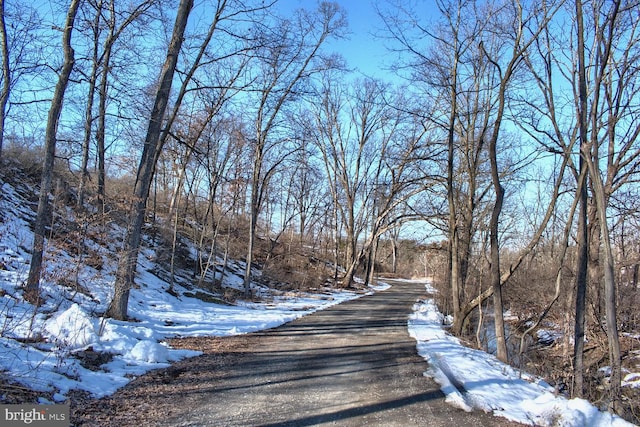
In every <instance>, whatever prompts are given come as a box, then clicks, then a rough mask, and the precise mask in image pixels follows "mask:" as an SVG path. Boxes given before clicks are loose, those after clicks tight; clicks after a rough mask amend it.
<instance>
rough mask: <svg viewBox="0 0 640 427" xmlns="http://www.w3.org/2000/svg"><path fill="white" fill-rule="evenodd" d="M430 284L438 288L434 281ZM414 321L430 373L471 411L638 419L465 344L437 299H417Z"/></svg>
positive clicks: (524, 417) (576, 420)
mask: <svg viewBox="0 0 640 427" xmlns="http://www.w3.org/2000/svg"><path fill="white" fill-rule="evenodd" d="M426 288H427V290H428V291H429V292H435V291H434V290H433V289H431V287H430V286H429V285H428V284H427V285H426ZM408 324H409V333H410V335H411V336H412V337H413V338H415V339H416V342H417V344H416V346H417V349H418V353H419V354H420V355H421V356H422V357H423V358H424V359H425V360H426V361H427V362H428V363H429V370H428V371H427V372H425V375H427V376H430V377H433V378H434V379H435V381H437V382H438V384H440V386H441V390H442V392H443V393H444V394H445V396H446V400H447V402H449V403H450V404H452V405H455V406H457V407H459V408H461V409H463V410H465V411H471V410H474V409H480V410H483V411H485V412H492V413H493V414H494V415H497V416H501V417H504V418H507V419H509V420H512V421H516V422H520V423H523V424H527V425H535V426H562V427H582V426H602V427H606V426H615V427H621V426H631V425H633V424H630V423H628V422H626V421H624V420H623V419H622V418H619V417H617V416H614V415H612V414H610V413H608V412H602V411H599V410H598V408H596V407H595V406H593V405H592V404H591V403H589V402H588V401H586V400H583V399H567V398H565V397H563V396H559V395H557V394H556V393H554V389H553V387H551V386H550V385H549V384H547V383H545V382H544V381H543V380H542V379H541V378H535V377H533V376H532V375H529V374H527V373H526V372H522V371H517V370H515V369H513V368H512V367H511V366H509V365H506V364H504V363H502V362H500V361H499V360H498V359H496V358H495V357H494V356H492V355H490V354H488V353H485V352H483V351H480V350H474V349H471V348H468V347H465V346H463V345H462V344H461V343H460V341H459V340H458V339H457V338H455V337H453V336H451V335H449V334H448V333H447V332H446V331H445V329H444V326H443V324H444V317H443V316H442V314H441V313H440V312H439V311H438V308H437V307H436V305H435V303H434V301H433V300H432V299H428V300H424V301H419V302H418V303H416V304H415V306H414V311H413V314H412V315H411V316H410V318H409V322H408Z"/></svg>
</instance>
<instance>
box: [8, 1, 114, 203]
mask: <svg viewBox="0 0 640 427" xmlns="http://www.w3.org/2000/svg"><path fill="white" fill-rule="evenodd" d="M0 1H2V0H0ZM101 14H102V3H98V5H97V6H96V16H95V18H94V20H93V26H92V28H91V29H92V31H93V52H92V57H91V61H92V64H91V74H90V75H89V90H88V91H87V110H86V111H85V118H84V139H83V141H82V163H81V165H80V186H79V188H78V206H79V207H83V206H84V196H85V192H86V184H87V178H88V176H89V171H88V165H89V152H90V145H91V129H92V127H93V100H94V98H95V93H96V82H97V81H98V67H99V66H100V64H99V60H98V41H99V37H100V29H99V25H100V16H101Z"/></svg>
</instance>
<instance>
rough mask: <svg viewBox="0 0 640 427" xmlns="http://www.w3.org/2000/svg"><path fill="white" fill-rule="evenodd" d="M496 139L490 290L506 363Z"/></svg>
mask: <svg viewBox="0 0 640 427" xmlns="http://www.w3.org/2000/svg"><path fill="white" fill-rule="evenodd" d="M495 139H496V138H492V141H491V142H490V143H489V160H490V162H491V176H492V181H493V189H494V191H495V193H496V200H495V203H494V205H493V210H492V212H491V220H490V222H489V241H490V243H491V249H490V251H491V288H492V289H493V312H494V322H495V330H496V351H497V354H496V356H497V357H498V359H500V360H502V361H503V362H507V361H508V359H509V356H508V354H507V341H506V338H505V333H504V315H503V313H504V308H503V306H502V283H501V281H500V247H499V241H498V225H499V223H500V212H501V211H502V203H503V200H504V189H503V188H502V185H501V184H500V175H499V173H498V161H497V158H496V157H497V156H496V141H495Z"/></svg>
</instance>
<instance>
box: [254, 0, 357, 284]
mask: <svg viewBox="0 0 640 427" xmlns="http://www.w3.org/2000/svg"><path fill="white" fill-rule="evenodd" d="M343 13H344V12H343V11H342V9H341V8H340V7H339V6H338V5H337V4H336V3H330V2H322V3H320V4H319V6H318V10H317V11H315V12H309V11H305V10H299V11H297V13H296V16H295V18H294V20H288V19H281V18H274V20H273V21H272V22H271V23H269V24H271V26H267V25H269V24H266V25H265V23H260V24H259V25H257V26H256V28H255V29H254V33H255V35H254V38H255V40H254V41H253V42H254V43H255V55H256V59H257V60H258V64H257V67H258V68H257V72H258V73H259V78H258V81H257V82H256V88H255V93H256V94H257V97H258V99H257V100H256V101H257V108H256V110H255V112H254V114H255V116H254V117H255V119H254V123H255V139H254V140H253V145H254V150H253V166H252V176H251V195H250V208H249V210H250V212H249V239H248V245H247V257H246V270H245V274H244V290H245V295H247V296H248V295H249V293H250V286H251V264H252V262H253V252H254V245H255V239H256V231H257V225H258V216H259V214H260V209H261V206H262V202H263V200H264V196H265V190H266V188H267V186H268V183H269V180H270V179H271V178H272V176H273V173H274V172H275V167H276V165H277V164H278V163H280V162H282V161H283V160H284V158H285V157H286V156H287V155H288V153H287V152H284V153H281V155H279V156H276V157H277V159H276V160H275V162H274V163H272V165H271V166H269V167H267V165H266V164H265V162H266V157H267V155H269V154H271V155H273V154H274V151H275V150H276V149H278V147H279V145H281V144H280V143H281V142H282V139H279V138H278V137H277V136H276V135H275V130H276V129H277V127H278V120H279V119H280V117H281V114H282V111H283V109H284V107H285V105H286V104H287V102H288V101H290V100H292V99H293V98H294V97H299V96H300V95H302V93H301V90H302V89H303V86H304V84H305V83H306V81H307V80H308V79H309V77H310V76H312V75H314V74H316V73H318V72H320V71H323V70H327V69H331V68H334V67H336V66H337V65H338V64H337V63H336V62H335V60H334V59H333V58H330V57H323V56H322V55H321V50H320V49H321V47H322V46H323V45H324V44H325V42H326V41H327V40H328V39H329V37H333V36H336V37H339V36H341V33H342V31H343V30H344V28H345V26H346V21H345V19H344V15H343ZM289 153H291V151H290V152H289Z"/></svg>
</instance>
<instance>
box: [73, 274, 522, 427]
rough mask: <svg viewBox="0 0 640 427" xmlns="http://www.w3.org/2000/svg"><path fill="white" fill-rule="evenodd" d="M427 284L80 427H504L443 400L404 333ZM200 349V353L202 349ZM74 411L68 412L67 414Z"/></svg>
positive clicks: (213, 362)
mask: <svg viewBox="0 0 640 427" xmlns="http://www.w3.org/2000/svg"><path fill="white" fill-rule="evenodd" d="M424 292H425V291H424V285H423V284H417V283H413V284H412V283H398V284H395V285H394V286H392V287H391V288H390V289H388V290H386V291H382V292H378V293H376V294H375V295H370V296H366V297H363V298H359V299H356V300H352V301H349V302H345V303H342V304H340V305H337V306H334V307H331V308H329V309H327V310H323V311H319V312H316V313H314V314H312V315H309V316H306V317H303V318H301V319H298V320H296V321H294V322H291V323H289V324H287V325H284V326H281V327H278V328H275V329H271V330H267V331H263V332H259V333H253V334H248V335H243V336H237V337H229V338H197V339H190V340H189V341H188V343H190V344H192V345H193V344H196V345H199V346H200V348H201V349H204V350H205V352H206V353H205V354H204V355H202V356H198V357H195V358H191V359H186V360H183V361H181V362H179V363H177V364H175V365H174V366H172V367H171V368H169V369H167V370H161V371H154V372H152V373H150V374H148V375H145V376H142V377H140V378H138V379H136V380H135V381H132V382H131V383H130V384H129V385H128V386H126V387H125V388H124V389H122V390H120V391H118V392H117V393H116V394H114V395H113V396H111V397H107V398H105V399H102V400H101V401H96V402H92V403H90V404H89V405H88V406H85V407H82V408H78V410H77V411H76V415H75V417H76V419H75V423H76V424H78V425H101V426H108V425H114V426H115V425H117V426H126V425H139V426H141V425H145V426H146V425H158V426H258V425H259V426H311V425H341V426H361V425H374V426H403V427H406V426H418V425H420V426H508V425H516V424H514V423H511V422H509V421H507V420H505V419H503V418H498V417H493V416H491V415H489V414H485V413H482V412H477V411H476V412H472V413H466V412H464V411H462V410H459V409H456V408H454V407H452V406H450V405H448V404H447V403H445V401H444V397H443V395H442V393H441V392H440V390H439V385H438V384H436V383H435V382H434V381H433V380H431V379H430V378H427V377H425V376H424V375H423V372H424V371H426V370H427V364H426V362H425V361H424V360H423V359H422V358H421V357H420V356H418V354H417V352H416V342H415V340H414V339H413V338H411V337H410V336H409V334H408V332H407V319H408V315H409V314H410V313H411V308H412V306H413V304H414V303H415V302H416V300H417V299H418V298H419V297H421V296H424ZM203 345H204V346H205V348H203V347H202V346H203ZM72 412H73V409H72Z"/></svg>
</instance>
